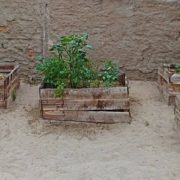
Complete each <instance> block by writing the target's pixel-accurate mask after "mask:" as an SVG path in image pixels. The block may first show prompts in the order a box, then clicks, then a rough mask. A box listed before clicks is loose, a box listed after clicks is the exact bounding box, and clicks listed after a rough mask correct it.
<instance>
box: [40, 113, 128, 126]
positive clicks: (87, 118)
mask: <svg viewBox="0 0 180 180" xmlns="http://www.w3.org/2000/svg"><path fill="white" fill-rule="evenodd" d="M42 116H43V118H44V119H46V120H55V121H75V122H90V123H120V122H124V123H125V122H126V123H127V122H130V121H131V119H130V117H129V112H106V111H57V112H43V115H42Z"/></svg>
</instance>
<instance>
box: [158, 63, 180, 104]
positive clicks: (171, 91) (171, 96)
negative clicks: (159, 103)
mask: <svg viewBox="0 0 180 180" xmlns="http://www.w3.org/2000/svg"><path fill="white" fill-rule="evenodd" d="M176 66H177V65H172V64H168V65H167V64H166V65H163V66H162V67H160V68H159V69H158V87H159V90H160V92H161V93H162V95H163V97H164V99H165V100H166V102H167V103H168V105H174V104H175V99H176V96H177V95H179V94H180V73H179V72H176V68H175V67H176Z"/></svg>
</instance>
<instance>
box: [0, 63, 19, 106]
mask: <svg viewBox="0 0 180 180" xmlns="http://www.w3.org/2000/svg"><path fill="white" fill-rule="evenodd" d="M5 71H6V72H5ZM18 72H19V66H18V65H17V66H12V65H0V73H2V74H3V73H6V74H5V75H4V78H3V79H1V83H0V107H2V108H7V107H8V105H9V104H10V102H11V101H12V98H11V94H12V92H13V91H16V90H17V89H18V88H19V86H20V79H19V75H18Z"/></svg>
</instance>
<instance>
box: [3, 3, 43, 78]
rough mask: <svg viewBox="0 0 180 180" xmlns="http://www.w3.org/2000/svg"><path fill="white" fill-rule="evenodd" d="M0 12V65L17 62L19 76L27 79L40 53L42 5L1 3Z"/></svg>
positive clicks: (31, 73) (32, 72)
mask: <svg viewBox="0 0 180 180" xmlns="http://www.w3.org/2000/svg"><path fill="white" fill-rule="evenodd" d="M0 12H1V13H0V63H9V62H13V63H19V64H20V65H21V74H22V76H24V77H29V76H31V75H33V74H34V72H35V70H34V66H35V56H36V54H38V53H41V51H42V25H41V24H42V18H41V16H42V12H41V3H40V2H39V3H37V1H35V0H34V1H32V0H31V1H30V2H29V1H27V0H20V1H18V0H0Z"/></svg>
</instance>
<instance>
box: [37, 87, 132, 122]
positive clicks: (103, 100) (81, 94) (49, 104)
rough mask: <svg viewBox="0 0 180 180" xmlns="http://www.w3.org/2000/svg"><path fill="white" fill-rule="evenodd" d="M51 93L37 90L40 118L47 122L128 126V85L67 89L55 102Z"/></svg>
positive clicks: (43, 89) (45, 90)
mask: <svg viewBox="0 0 180 180" xmlns="http://www.w3.org/2000/svg"><path fill="white" fill-rule="evenodd" d="M54 91H55V90H54V89H50V88H44V86H43V85H42V86H41V87H40V89H39V96H40V112H41V117H42V118H43V119H45V120H48V121H50V122H57V121H73V122H87V123H119V122H128V123H129V122H131V114H130V102H129V88H128V85H125V86H118V87H111V88H102V87H101V88H81V89H66V90H65V93H64V96H63V97H62V98H56V97H55V95H54Z"/></svg>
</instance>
